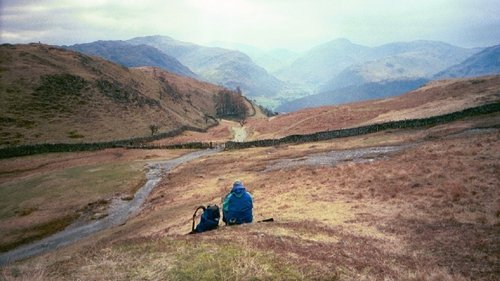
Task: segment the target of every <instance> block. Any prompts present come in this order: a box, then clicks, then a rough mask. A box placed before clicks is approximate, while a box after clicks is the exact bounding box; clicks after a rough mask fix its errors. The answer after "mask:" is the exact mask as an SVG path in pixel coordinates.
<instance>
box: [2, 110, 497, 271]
mask: <svg viewBox="0 0 500 281" xmlns="http://www.w3.org/2000/svg"><path fill="white" fill-rule="evenodd" d="M499 124H500V114H498V113H496V114H491V115H488V116H481V117H474V118H468V119H466V120H462V121H457V122H453V123H449V124H445V125H440V126H436V127H432V128H422V129H415V130H390V131H384V132H379V133H376V134H370V135H363V136H357V137H351V138H345V139H337V140H331V141H325V142H317V143H308V144H300V145H283V146H277V147H270V148H251V149H245V150H236V151H229V152H228V151H226V152H219V153H216V154H213V155H210V156H206V157H203V158H200V159H196V160H193V161H190V162H187V163H184V164H182V165H180V166H178V167H176V168H175V169H173V170H172V171H170V172H169V173H168V174H167V175H166V176H165V177H164V178H163V179H162V181H161V182H160V183H159V184H158V186H157V187H156V188H155V190H154V191H153V193H152V194H151V195H150V196H149V198H148V200H147V202H146V204H145V205H144V208H143V210H142V211H141V212H140V213H139V214H138V215H137V216H136V217H134V218H132V219H131V220H129V221H128V222H127V223H126V224H124V225H121V226H118V227H114V228H111V229H108V230H105V231H103V232H101V233H98V234H96V235H94V236H92V237H90V238H87V239H84V240H82V241H80V242H78V243H75V244H73V245H70V246H67V247H64V248H61V249H58V250H56V251H52V252H48V253H46V254H43V255H41V256H37V257H33V258H30V259H27V260H24V261H20V262H16V263H13V264H10V265H8V266H5V267H4V268H3V269H2V275H1V276H2V278H3V279H6V280H17V279H23V280H45V279H49V280H68V279H70V280H130V279H141V280H498V276H500V271H499V268H500V260H499V255H498V253H499V252H500V243H499V241H498V237H499V233H500V224H499V223H500V207H499V206H500V190H499V189H498V186H500V173H499V171H500V166H499V163H500V161H499V160H500V145H499V144H500V142H499V141H500V131H499V128H498V126H499ZM231 126H232V125H229V126H226V127H225V128H222V129H221V131H220V132H223V133H220V132H219V133H220V135H221V136H222V135H224V137H226V136H227V132H228V131H227V130H230V129H229V127H231ZM249 126H250V125H249ZM229 135H230V134H229ZM184 153H187V151H167V152H165V151H160V150H157V151H155V150H151V151H140V150H118V151H117V150H109V151H106V152H95V153H94V152H93V153H89V154H87V153H81V154H78V156H75V154H62V155H57V154H55V155H40V156H32V157H30V158H18V159H14V160H13V159H10V160H8V161H9V162H8V163H9V164H8V165H7V166H8V167H9V168H8V169H7V168H5V167H6V165H4V166H2V163H5V162H1V163H0V167H3V168H2V169H3V170H2V178H1V179H2V183H1V188H2V189H3V190H5V189H6V188H12V189H16V188H19V187H21V186H23V185H27V184H26V182H28V181H29V180H30V179H33V178H37V177H44V178H47V181H48V182H50V179H51V178H53V177H58V178H64V177H66V176H65V175H66V174H68V173H71V172H75V173H77V174H78V175H79V176H80V178H79V179H80V180H79V181H80V183H81V182H87V181H89V179H87V178H84V177H83V176H82V175H85V174H86V173H88V172H90V171H91V170H92V171H95V170H96V169H98V170H99V169H101V171H109V173H110V174H114V175H120V178H121V177H125V179H127V180H126V184H119V186H120V188H118V190H119V191H118V192H119V193H120V194H122V193H123V194H129V193H127V192H129V191H130V190H131V189H132V190H133V188H134V186H136V185H137V183H138V182H141V176H140V175H142V174H143V172H142V171H143V169H144V165H145V163H147V161H149V160H151V159H169V158H174V157H176V156H179V155H181V154H184ZM119 154H120V155H121V156H120V157H119V156H118V155H119ZM87 155H88V156H90V157H88V158H87V157H83V156H87ZM103 155H108V156H107V157H106V156H103ZM61 157H62V158H63V159H61ZM100 157H103V158H102V159H100ZM74 158H79V159H94V160H88V161H91V163H87V162H85V163H82V162H81V161H80V160H78V161H77V160H72V159H74ZM64 159H67V161H66V160H64ZM61 160H64V161H61ZM3 161H5V160H3ZM85 161H87V160H85ZM59 163H62V164H59ZM123 169H125V170H126V171H127V173H125V175H122V174H120V173H119V171H123ZM84 171H86V172H84ZM99 178H108V177H107V176H99ZM235 179H241V180H242V181H243V182H244V184H245V185H246V186H247V188H248V190H249V191H250V192H251V193H252V194H253V196H254V199H255V208H254V217H255V219H256V220H261V219H265V218H269V217H273V218H274V219H275V222H272V223H253V224H248V225H241V226H235V227H225V226H221V227H220V228H219V229H218V230H216V231H211V232H206V233H203V234H198V235H186V233H188V232H189V231H190V230H191V217H192V213H193V211H194V210H195V208H196V207H197V206H199V205H206V204H208V203H217V204H219V205H220V200H221V197H222V196H224V195H225V194H226V193H227V192H228V190H229V188H230V186H231V183H232V182H233V181H234V180H235ZM40 182H44V181H40ZM109 182H110V186H112V184H111V183H116V179H113V178H109ZM42 187H43V185H41V186H40V188H42ZM45 188H46V187H45ZM112 189H113V188H112ZM33 192H34V191H33ZM89 192H90V194H92V195H93V196H95V197H92V198H93V199H88V200H87V199H86V200H83V199H81V198H78V196H76V195H74V194H72V193H67V192H64V195H65V196H66V194H68V195H67V196H69V197H68V198H65V196H63V197H61V198H60V199H59V200H61V202H68V203H72V204H73V205H72V206H74V208H76V207H77V206H84V205H85V204H88V203H91V202H95V200H99V199H102V198H104V199H105V198H109V196H115V194H113V193H108V192H107V191H104V190H103V191H99V192H97V191H89ZM115 192H116V191H115ZM120 196H121V195H120ZM34 197H37V198H40V197H39V196H34ZM85 197H86V198H90V197H88V196H85ZM40 200H41V199H40ZM9 202H15V201H11V200H9ZM19 202H21V201H19ZM22 202H23V204H28V203H26V202H25V201H22ZM44 202H47V203H46V204H47V205H42V206H47V210H51V209H53V208H54V206H55V205H57V204H55V203H54V202H52V203H50V201H49V199H44ZM12 204H14V203H12ZM23 204H21V203H18V205H19V206H24V205H23ZM82 204H83V205H82ZM12 208H13V207H12V206H6V207H4V206H2V209H1V210H12ZM26 208H27V209H28V210H30V209H29V206H28V205H26ZM39 208H40V210H38V209H36V210H33V212H31V213H30V212H29V211H25V212H24V213H28V214H25V215H24V213H23V210H20V212H21V213H15V212H14V213H12V214H8V215H7V214H5V213H6V211H2V212H1V214H2V216H4V217H5V218H4V220H3V221H5V220H7V219H8V218H9V216H10V217H14V218H17V219H16V221H23V220H24V218H25V217H26V218H35V217H34V215H35V214H37V213H41V212H42V211H43V212H45V208H44V207H39ZM44 214H45V213H44ZM6 218H7V219H6Z"/></svg>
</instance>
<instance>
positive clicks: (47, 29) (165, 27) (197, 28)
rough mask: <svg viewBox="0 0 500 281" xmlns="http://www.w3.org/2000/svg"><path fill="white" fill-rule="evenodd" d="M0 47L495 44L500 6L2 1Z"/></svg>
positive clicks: (487, 2)
mask: <svg viewBox="0 0 500 281" xmlns="http://www.w3.org/2000/svg"><path fill="white" fill-rule="evenodd" d="M0 3H1V4H0V5H1V17H0V30H1V36H0V40H1V42H4V43H5V42H9V43H27V42H38V41H41V42H43V43H48V44H58V45H62V44H75V43H85V42H91V41H95V40H118V39H130V38H132V37H136V36H145V35H156V34H159V35H168V36H171V37H173V38H175V39H178V40H183V41H189V42H194V43H199V44H206V43H209V42H213V41H225V42H238V43H243V44H248V45H253V46H256V47H260V48H263V49H272V48H288V49H292V50H305V49H308V48H310V47H313V46H314V45H317V44H320V43H324V42H327V41H330V40H332V39H335V38H347V39H350V40H351V41H353V42H355V43H358V44H362V45H369V46H375V45H381V44H384V43H389V42H395V41H411V40H418V39H427V40H441V41H445V42H448V43H452V44H455V45H458V46H463V47H479V46H481V47H483V46H491V45H496V44H500V1H499V0H79V1H78V0H74V1H71V0H45V1H43V0H0Z"/></svg>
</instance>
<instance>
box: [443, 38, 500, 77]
mask: <svg viewBox="0 0 500 281" xmlns="http://www.w3.org/2000/svg"><path fill="white" fill-rule="evenodd" d="M492 74H500V45H496V46H493V47H489V48H486V49H484V50H483V51H481V52H479V53H477V54H474V55H472V56H470V57H469V58H467V59H466V60H465V61H463V62H461V63H459V64H456V65H454V66H451V67H450V68H448V69H446V70H444V71H442V72H440V73H438V74H436V75H435V78H436V79H439V78H441V79H442V78H454V77H474V76H482V75H492Z"/></svg>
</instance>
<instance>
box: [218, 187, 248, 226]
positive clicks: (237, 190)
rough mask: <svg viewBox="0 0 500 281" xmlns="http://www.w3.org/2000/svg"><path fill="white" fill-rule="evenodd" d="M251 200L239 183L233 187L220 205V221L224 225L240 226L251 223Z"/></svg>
mask: <svg viewBox="0 0 500 281" xmlns="http://www.w3.org/2000/svg"><path fill="white" fill-rule="evenodd" d="M252 210H253V198H252V195H251V194H250V193H249V192H247V191H246V189H245V187H244V186H243V184H242V183H241V182H240V181H237V182H235V183H234V185H233V189H232V190H231V192H230V193H229V194H228V195H227V196H226V198H225V199H224V203H223V204H222V214H223V217H222V220H223V221H224V222H225V223H226V224H242V223H250V222H252V221H253V213H252Z"/></svg>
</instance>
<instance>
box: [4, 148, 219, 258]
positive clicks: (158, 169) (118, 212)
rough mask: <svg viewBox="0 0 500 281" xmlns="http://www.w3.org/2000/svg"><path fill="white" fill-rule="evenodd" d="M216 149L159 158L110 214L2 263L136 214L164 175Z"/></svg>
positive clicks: (28, 247)
mask: <svg viewBox="0 0 500 281" xmlns="http://www.w3.org/2000/svg"><path fill="white" fill-rule="evenodd" d="M219 151H220V150H217V149H210V150H201V151H195V152H192V153H188V154H186V155H183V156H181V157H179V158H176V159H172V160H168V161H157V162H152V163H149V164H148V170H149V171H148V172H147V174H146V177H147V182H146V183H145V184H144V186H142V187H141V188H140V189H139V190H138V191H137V192H136V194H135V195H134V198H133V199H132V200H130V201H124V200H121V199H115V200H114V201H113V202H112V203H111V206H110V208H109V213H108V216H106V217H105V218H102V219H100V220H97V221H93V222H91V223H88V224H84V225H81V224H80V225H70V226H68V227H67V228H66V229H65V230H63V231H61V232H58V233H56V234H54V235H52V236H49V237H47V238H45V239H43V240H40V241H37V242H34V243H32V244H28V245H24V246H21V247H19V248H17V249H14V250H12V251H9V252H6V253H3V254H1V255H0V265H4V264H7V263H10V262H14V261H17V260H20V259H24V258H28V257H31V256H34V255H38V254H41V253H44V252H47V251H50V250H53V249H57V248H59V247H63V246H65V245H69V244H72V243H75V242H77V241H79V240H81V239H83V238H85V237H88V236H90V235H92V234H94V233H96V232H99V231H102V230H104V229H107V228H110V227H113V226H116V225H120V224H123V223H125V222H126V221H127V219H128V218H130V217H132V216H134V215H136V214H137V213H138V212H139V210H140V208H141V206H142V204H143V203H144V201H145V200H146V198H147V197H148V195H149V194H150V193H151V191H152V190H153V189H154V187H155V186H156V185H157V183H158V182H159V181H160V180H161V178H162V177H163V175H164V174H165V173H166V172H168V171H170V170H171V169H173V168H175V167H176V166H178V165H180V164H183V163H186V162H189V161H191V160H194V159H196V158H199V157H202V156H205V155H209V154H212V153H216V152H219Z"/></svg>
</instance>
